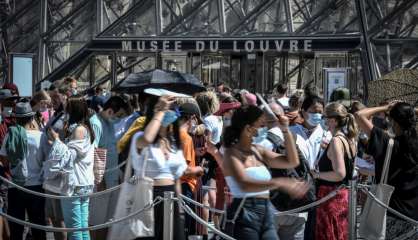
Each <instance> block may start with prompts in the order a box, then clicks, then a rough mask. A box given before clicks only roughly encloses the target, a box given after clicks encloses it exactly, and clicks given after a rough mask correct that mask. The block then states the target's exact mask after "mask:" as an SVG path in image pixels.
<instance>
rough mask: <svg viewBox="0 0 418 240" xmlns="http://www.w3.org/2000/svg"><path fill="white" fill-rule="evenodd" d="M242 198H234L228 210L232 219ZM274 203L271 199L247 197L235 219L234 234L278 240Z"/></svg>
mask: <svg viewBox="0 0 418 240" xmlns="http://www.w3.org/2000/svg"><path fill="white" fill-rule="evenodd" d="M241 201H242V199H240V198H234V200H233V201H232V204H231V205H230V207H229V208H228V210H227V219H228V220H232V219H233V218H234V215H235V213H236V211H237V210H238V208H239V205H240V203H241ZM273 208H274V207H273V205H272V204H271V202H270V200H269V199H262V198H247V199H246V200H245V202H244V205H243V207H242V209H241V211H240V212H239V214H238V217H237V219H236V220H235V225H234V228H233V229H234V230H233V236H234V238H236V239H260V240H261V239H262V240H277V239H278V236H277V229H276V224H275V218H274V211H273Z"/></svg>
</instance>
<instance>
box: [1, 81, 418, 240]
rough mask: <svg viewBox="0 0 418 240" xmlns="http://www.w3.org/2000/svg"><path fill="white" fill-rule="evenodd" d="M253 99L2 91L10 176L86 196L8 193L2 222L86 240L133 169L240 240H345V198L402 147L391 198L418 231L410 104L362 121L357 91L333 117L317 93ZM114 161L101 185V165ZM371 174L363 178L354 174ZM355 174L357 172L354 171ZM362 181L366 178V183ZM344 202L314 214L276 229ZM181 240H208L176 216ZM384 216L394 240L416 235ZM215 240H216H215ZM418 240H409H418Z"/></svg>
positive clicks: (338, 104) (33, 186)
mask: <svg viewBox="0 0 418 240" xmlns="http://www.w3.org/2000/svg"><path fill="white" fill-rule="evenodd" d="M274 92H275V93H274V94H271V95H268V96H263V97H264V99H260V96H256V95H255V94H254V93H251V92H249V91H247V90H232V89H231V88H229V87H228V86H226V85H225V84H223V83H219V84H218V85H217V86H214V87H208V89H207V91H205V92H200V93H196V94H195V95H194V96H188V95H184V94H180V93H175V92H171V91H168V90H164V89H154V88H148V89H146V90H145V91H144V92H141V93H138V94H131V95H127V94H117V93H111V92H109V91H107V90H106V87H104V86H103V85H99V86H97V87H95V89H94V91H93V92H89V93H86V92H81V91H79V89H78V84H77V80H76V79H74V78H71V77H68V78H65V79H63V80H61V81H57V82H55V83H54V84H53V85H52V86H51V87H50V88H49V89H44V90H41V91H39V92H36V93H35V94H34V95H33V97H31V98H22V97H20V96H19V91H18V89H17V87H16V86H15V85H13V84H4V85H3V87H2V89H0V107H1V123H0V144H1V148H0V160H1V161H0V163H1V166H0V174H1V176H2V177H4V178H7V179H9V180H10V181H12V182H14V183H15V184H17V185H19V186H22V187H24V188H27V189H29V190H32V191H36V192H39V193H48V194H52V195H62V196H80V197H74V198H65V199H51V198H44V197H40V196H36V195H33V194H30V193H27V192H25V191H21V190H20V189H18V188H16V187H13V186H11V185H9V184H8V183H7V182H5V181H2V183H1V185H0V196H1V198H0V199H1V203H2V208H1V209H0V210H1V211H2V212H3V213H7V214H8V215H10V216H12V217H15V218H19V219H22V220H27V221H29V222H31V223H35V224H39V225H52V226H54V227H67V228H82V227H88V226H92V225H97V224H102V223H105V222H108V221H111V219H112V218H113V216H114V213H115V207H116V204H117V199H118V194H117V193H118V192H117V191H114V192H110V193H109V194H104V195H101V196H98V197H92V198H90V197H88V195H89V194H91V193H94V192H101V191H104V190H106V189H110V188H113V187H115V186H118V185H119V184H121V183H122V181H123V179H122V176H123V171H124V163H126V161H127V159H130V160H131V161H132V167H133V169H134V174H135V175H139V174H141V172H144V173H145V176H147V177H149V178H152V179H153V185H154V186H153V196H154V198H157V197H164V192H166V191H172V192H175V193H176V194H177V196H180V194H182V196H185V197H187V198H190V199H192V200H195V201H197V202H200V203H202V204H204V205H206V206H209V207H210V208H215V209H218V210H225V211H226V213H225V214H219V212H218V213H213V212H211V211H209V209H207V208H201V207H197V206H195V205H193V203H191V202H187V204H188V205H189V207H190V208H191V209H193V210H194V211H195V212H196V213H198V215H199V216H200V217H201V218H203V219H204V220H205V221H206V222H213V224H214V225H215V227H216V228H218V229H220V230H221V231H222V232H225V233H227V234H228V235H231V236H232V237H234V238H235V239H285V240H289V239H295V240H301V239H315V240H321V239H324V240H343V239H348V232H349V220H348V216H349V192H348V190H347V189H346V188H341V187H340V186H342V185H348V183H349V181H350V180H352V179H354V178H358V179H362V180H364V179H367V180H366V181H370V180H371V181H379V180H380V178H381V172H382V169H383V164H384V160H385V153H386V148H387V144H388V142H389V139H394V147H393V153H392V156H391V158H392V161H391V163H390V167H389V176H388V184H389V185H391V186H394V188H395V191H394V193H393V195H392V198H391V201H390V207H392V208H393V209H395V210H397V211H399V212H400V213H402V214H404V215H406V216H408V217H410V218H412V219H415V220H418V136H417V117H416V116H417V114H418V113H417V109H415V108H414V106H411V105H410V104H408V103H405V102H396V101H394V102H390V103H382V105H381V106H379V107H372V108H368V107H366V106H365V105H364V104H363V103H361V101H353V100H352V98H351V97H350V93H349V91H348V89H344V88H339V89H336V90H335V91H334V92H333V94H332V95H331V99H330V100H329V101H326V102H327V104H326V103H325V101H324V99H323V96H322V94H321V93H320V91H318V90H317V89H315V88H312V87H311V88H309V87H307V88H305V89H303V90H296V91H295V92H294V93H292V94H291V95H290V96H288V89H287V86H286V84H279V85H278V86H277V87H276V89H275V91H274ZM97 149H105V150H106V165H105V172H104V177H103V179H102V180H101V181H97V179H96V172H95V166H94V164H95V161H94V159H95V152H96V150H97ZM359 161H362V162H366V163H368V164H369V165H370V166H373V167H370V168H368V169H365V168H362V167H361V166H360V165H358V162H359ZM356 170H359V171H356ZM357 172H359V173H358V174H357ZM334 191H336V195H335V197H333V198H331V199H330V200H328V201H326V202H325V203H323V204H321V205H319V206H318V207H316V208H312V209H308V210H306V211H305V212H300V213H295V214H287V215H283V214H280V215H277V214H276V213H277V212H279V211H280V212H282V211H286V210H291V209H294V208H297V207H301V206H304V205H306V204H309V203H312V202H314V201H316V200H318V199H321V198H323V197H325V196H327V195H328V194H330V193H332V192H334ZM153 211H154V221H155V222H154V228H155V229H154V234H155V236H154V237H152V238H147V239H163V232H164V231H163V229H164V227H165V226H164V207H163V205H162V204H159V205H156V206H155V207H154V209H153ZM174 219H175V221H174V226H173V227H174V231H173V232H174V239H176V240H182V239H187V237H189V236H192V235H202V236H203V239H207V238H208V230H207V227H205V226H203V225H201V224H198V223H197V222H196V221H195V220H194V219H193V218H192V217H191V216H189V215H188V214H185V213H183V212H182V211H181V209H180V208H179V207H178V206H175V208H174ZM414 227H416V226H414V225H413V224H412V223H409V222H406V221H404V220H402V219H400V218H397V217H396V216H394V215H391V214H388V220H387V230H386V231H387V233H386V238H387V239H394V238H395V237H398V236H401V235H403V234H405V233H407V232H410V231H411V230H413V229H414ZM27 230H28V231H25V228H24V226H22V225H19V224H16V223H13V222H10V221H7V219H5V218H0V238H2V239H24V236H25V237H26V239H34V240H42V239H46V232H45V231H41V230H37V229H34V228H32V229H27ZM107 233H108V229H102V230H97V231H90V232H89V231H77V232H71V233H63V232H56V233H54V237H55V239H56V240H62V239H71V240H88V239H98V240H99V239H100V240H102V239H106V236H107ZM217 237H218V236H216V235H215V236H214V238H217ZM417 238H418V233H417V232H415V234H413V235H411V236H410V238H409V239H417Z"/></svg>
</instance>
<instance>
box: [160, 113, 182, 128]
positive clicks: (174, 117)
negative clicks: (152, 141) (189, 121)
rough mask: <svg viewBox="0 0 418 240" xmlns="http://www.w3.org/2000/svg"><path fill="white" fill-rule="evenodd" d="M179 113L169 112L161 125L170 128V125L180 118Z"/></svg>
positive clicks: (165, 114)
mask: <svg viewBox="0 0 418 240" xmlns="http://www.w3.org/2000/svg"><path fill="white" fill-rule="evenodd" d="M178 117H179V116H178V113H176V112H175V111H172V110H169V111H166V112H165V113H164V117H163V120H162V121H161V125H162V126H163V127H168V126H169V125H170V124H172V123H173V122H175V121H176V120H177V118H178Z"/></svg>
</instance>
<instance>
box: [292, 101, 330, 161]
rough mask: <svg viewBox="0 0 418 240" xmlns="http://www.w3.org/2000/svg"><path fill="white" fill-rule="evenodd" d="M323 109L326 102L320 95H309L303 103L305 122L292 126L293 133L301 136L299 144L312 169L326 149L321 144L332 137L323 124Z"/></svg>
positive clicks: (298, 140) (298, 139)
mask: <svg viewBox="0 0 418 240" xmlns="http://www.w3.org/2000/svg"><path fill="white" fill-rule="evenodd" d="M323 111H324V102H323V100H322V99H321V98H320V97H318V96H307V97H306V98H305V99H304V101H303V103H302V111H301V113H302V116H303V119H304V122H303V123H302V124H296V125H294V126H291V127H290V131H291V132H292V133H294V134H296V135H298V136H300V137H298V138H297V144H298V146H299V147H300V150H301V151H302V153H303V155H304V157H305V159H307V160H308V162H309V165H310V168H311V169H314V166H315V163H316V161H317V160H318V159H319V157H320V155H321V154H322V152H323V150H324V149H323V147H324V146H323V145H322V146H321V144H323V143H324V142H325V143H327V142H329V140H330V139H331V134H330V132H328V131H326V130H325V129H324V126H323V124H322V123H323V121H322V113H323ZM325 147H326V146H325Z"/></svg>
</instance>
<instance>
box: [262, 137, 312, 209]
mask: <svg viewBox="0 0 418 240" xmlns="http://www.w3.org/2000/svg"><path fill="white" fill-rule="evenodd" d="M267 139H268V140H269V141H270V142H272V143H273V145H274V148H273V151H274V152H277V153H281V154H284V153H285V149H284V147H283V146H282V142H283V141H282V140H281V139H280V138H279V137H278V136H277V135H275V134H273V133H271V132H269V133H268V134H267ZM296 149H297V152H298V157H299V161H300V164H299V166H297V167H296V168H293V169H275V168H271V169H270V172H271V175H272V177H290V178H297V179H302V180H305V181H306V182H308V183H309V184H310V187H309V190H308V192H307V193H306V195H305V196H304V197H303V198H301V199H292V198H291V197H290V196H289V195H288V194H287V193H284V192H281V191H279V190H277V189H276V190H271V191H270V200H271V202H272V203H273V205H274V206H275V207H276V209H277V210H279V211H288V210H292V209H295V208H299V207H302V206H305V205H307V204H309V203H312V202H315V201H316V191H315V184H314V180H313V177H312V175H311V173H310V170H309V163H308V161H307V160H306V159H305V157H304V156H303V154H302V152H301V151H300V150H299V147H297V146H296Z"/></svg>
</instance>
